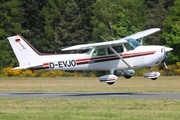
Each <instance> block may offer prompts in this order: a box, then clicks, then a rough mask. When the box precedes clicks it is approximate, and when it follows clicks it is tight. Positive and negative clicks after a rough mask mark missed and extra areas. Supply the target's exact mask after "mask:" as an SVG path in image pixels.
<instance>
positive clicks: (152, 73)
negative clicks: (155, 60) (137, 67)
mask: <svg viewBox="0 0 180 120" xmlns="http://www.w3.org/2000/svg"><path fill="white" fill-rule="evenodd" d="M149 69H150V72H148V73H145V74H144V78H150V79H151V80H156V79H157V78H158V77H159V76H160V75H161V74H160V73H159V72H157V71H153V70H152V68H149Z"/></svg>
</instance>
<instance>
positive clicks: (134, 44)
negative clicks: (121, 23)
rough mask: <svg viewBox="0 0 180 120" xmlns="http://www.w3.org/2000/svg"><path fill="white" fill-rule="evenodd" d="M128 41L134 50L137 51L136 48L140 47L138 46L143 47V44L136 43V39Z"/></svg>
mask: <svg viewBox="0 0 180 120" xmlns="http://www.w3.org/2000/svg"><path fill="white" fill-rule="evenodd" d="M126 40H127V41H128V43H129V45H130V46H131V47H132V48H133V49H135V48H136V47H138V46H141V44H140V43H139V42H138V41H136V40H135V39H133V38H128V39H126Z"/></svg>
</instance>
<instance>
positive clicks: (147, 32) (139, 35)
mask: <svg viewBox="0 0 180 120" xmlns="http://www.w3.org/2000/svg"><path fill="white" fill-rule="evenodd" d="M159 30H161V29H160V28H152V29H148V30H144V31H141V32H138V33H135V34H133V35H130V36H127V37H125V38H123V39H128V38H133V39H136V40H137V39H140V38H143V37H146V36H148V35H150V34H153V33H155V32H157V31H159Z"/></svg>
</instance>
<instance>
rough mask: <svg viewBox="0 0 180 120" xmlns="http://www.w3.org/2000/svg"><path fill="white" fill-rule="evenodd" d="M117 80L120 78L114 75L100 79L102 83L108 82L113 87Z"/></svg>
mask: <svg viewBox="0 0 180 120" xmlns="http://www.w3.org/2000/svg"><path fill="white" fill-rule="evenodd" d="M117 79H118V77H117V76H116V75H113V74H109V75H104V76H101V77H99V81H100V82H106V83H107V84H109V85H112V84H113V83H114V82H115V81H116V80H117Z"/></svg>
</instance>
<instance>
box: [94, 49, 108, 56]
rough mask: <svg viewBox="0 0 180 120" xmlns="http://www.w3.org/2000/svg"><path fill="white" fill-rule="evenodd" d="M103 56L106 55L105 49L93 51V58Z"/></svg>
mask: <svg viewBox="0 0 180 120" xmlns="http://www.w3.org/2000/svg"><path fill="white" fill-rule="evenodd" d="M101 55H106V49H105V48H100V49H96V50H94V51H93V56H101Z"/></svg>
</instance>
